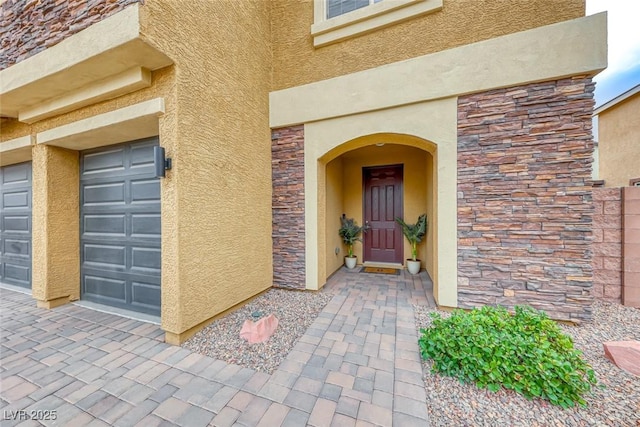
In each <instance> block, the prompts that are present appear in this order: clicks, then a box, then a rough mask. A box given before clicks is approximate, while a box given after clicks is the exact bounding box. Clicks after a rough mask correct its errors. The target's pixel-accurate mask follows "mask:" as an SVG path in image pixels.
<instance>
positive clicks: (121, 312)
mask: <svg viewBox="0 0 640 427" xmlns="http://www.w3.org/2000/svg"><path fill="white" fill-rule="evenodd" d="M72 304H73V305H77V306H80V307H83V308H88V309H89V310H94V311H99V312H100V313H107V314H115V315H116V316H120V317H125V318H127V319H131V320H138V321H140V322H145V323H153V324H154V325H158V326H159V325H160V317H159V316H154V315H153V314H146V313H138V312H137V311H133V310H126V309H124V308H118V307H111V306H108V305H104V304H98V303H96V302H91V301H85V300H78V301H73V302H72Z"/></svg>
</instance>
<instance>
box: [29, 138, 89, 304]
mask: <svg viewBox="0 0 640 427" xmlns="http://www.w3.org/2000/svg"><path fill="white" fill-rule="evenodd" d="M78 162H79V156H78V152H76V151H71V150H66V149H63V148H59V147H52V146H46V145H38V146H35V147H34V148H33V189H32V194H33V196H32V197H33V201H32V204H33V212H32V223H33V231H32V236H33V237H32V239H33V241H32V245H33V276H32V279H33V280H32V282H33V283H32V293H33V297H34V298H35V299H36V300H38V301H39V306H40V305H41V304H44V303H45V302H46V303H47V304H49V306H50V307H53V306H56V305H60V304H62V303H64V301H67V302H68V301H69V300H76V299H79V297H80V224H79V209H80V208H79V173H80V172H79V163H78ZM50 307H49V308H50Z"/></svg>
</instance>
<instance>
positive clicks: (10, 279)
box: [2, 258, 31, 287]
mask: <svg viewBox="0 0 640 427" xmlns="http://www.w3.org/2000/svg"><path fill="white" fill-rule="evenodd" d="M3 270H4V271H3V274H2V280H3V281H5V282H7V283H11V284H15V285H19V286H23V287H31V268H30V267H29V266H26V265H24V264H15V263H14V261H13V260H12V259H9V258H5V260H4V262H3Z"/></svg>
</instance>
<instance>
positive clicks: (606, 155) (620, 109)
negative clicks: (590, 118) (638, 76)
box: [598, 93, 640, 187]
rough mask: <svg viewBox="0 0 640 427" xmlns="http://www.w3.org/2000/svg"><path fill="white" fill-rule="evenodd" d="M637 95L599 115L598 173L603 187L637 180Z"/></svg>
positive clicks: (639, 145) (639, 141) (639, 165)
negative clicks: (602, 181)
mask: <svg viewBox="0 0 640 427" xmlns="http://www.w3.org/2000/svg"><path fill="white" fill-rule="evenodd" d="M639 112H640V93H636V94H635V95H634V96H632V97H630V98H628V99H625V100H624V101H622V102H620V103H619V104H616V105H614V106H612V107H611V108H609V109H607V110H605V111H603V112H602V113H600V114H599V115H598V144H599V145H598V146H599V148H598V150H599V163H600V174H599V177H598V178H599V179H603V180H604V185H605V186H606V187H626V186H628V185H629V180H630V179H634V178H640V113H639Z"/></svg>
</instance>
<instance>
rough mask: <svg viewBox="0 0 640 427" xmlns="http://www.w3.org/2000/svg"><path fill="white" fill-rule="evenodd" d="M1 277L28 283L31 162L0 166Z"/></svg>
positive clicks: (18, 282)
mask: <svg viewBox="0 0 640 427" xmlns="http://www.w3.org/2000/svg"><path fill="white" fill-rule="evenodd" d="M0 280H1V281H2V282H6V283H9V284H12V285H18V286H22V287H26V288H30V287H31V162H26V163H19V164H15V165H9V166H4V167H0Z"/></svg>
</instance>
